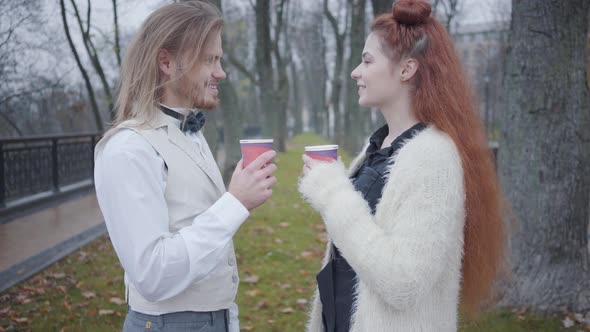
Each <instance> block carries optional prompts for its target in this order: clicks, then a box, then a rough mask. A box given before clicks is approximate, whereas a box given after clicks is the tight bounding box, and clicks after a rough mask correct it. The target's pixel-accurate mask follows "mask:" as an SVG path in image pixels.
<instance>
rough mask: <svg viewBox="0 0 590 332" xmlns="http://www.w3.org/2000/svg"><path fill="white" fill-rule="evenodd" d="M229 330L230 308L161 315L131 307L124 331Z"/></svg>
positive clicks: (207, 331) (182, 331) (225, 331)
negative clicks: (148, 313)
mask: <svg viewBox="0 0 590 332" xmlns="http://www.w3.org/2000/svg"><path fill="white" fill-rule="evenodd" d="M138 331H154V332H156V331H157V332H189V331H190V332H228V331H229V310H227V309H226V310H219V311H210V312H192V311H183V312H173V313H169V314H163V315H159V316H154V315H146V314H142V313H140V312H136V311H133V310H131V309H129V311H128V312H127V317H125V323H124V324H123V332H138Z"/></svg>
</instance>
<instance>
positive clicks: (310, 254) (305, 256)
mask: <svg viewBox="0 0 590 332" xmlns="http://www.w3.org/2000/svg"><path fill="white" fill-rule="evenodd" d="M301 257H303V258H311V257H313V252H311V251H304V252H302V253H301Z"/></svg>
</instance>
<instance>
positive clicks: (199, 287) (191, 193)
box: [101, 114, 239, 313]
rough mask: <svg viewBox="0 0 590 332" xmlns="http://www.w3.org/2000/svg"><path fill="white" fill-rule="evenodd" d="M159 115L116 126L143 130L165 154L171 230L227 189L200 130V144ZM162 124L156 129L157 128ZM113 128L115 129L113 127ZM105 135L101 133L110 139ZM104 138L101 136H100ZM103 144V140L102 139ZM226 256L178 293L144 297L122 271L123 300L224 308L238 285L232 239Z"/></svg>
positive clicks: (162, 307)
mask: <svg viewBox="0 0 590 332" xmlns="http://www.w3.org/2000/svg"><path fill="white" fill-rule="evenodd" d="M166 118H167V117H166V116H165V115H163V114H162V115H160V116H159V117H158V118H157V119H156V120H155V121H154V122H153V123H154V124H153V125H151V126H150V128H148V129H143V128H136V127H132V126H131V125H132V123H131V122H124V123H122V124H121V125H119V126H118V127H117V128H129V129H132V130H134V131H135V132H137V133H138V134H140V135H141V136H143V137H144V138H145V139H146V140H147V141H148V142H149V143H150V144H151V145H152V146H153V147H154V149H155V150H156V151H157V152H158V154H159V155H160V156H161V157H162V159H164V162H165V163H166V166H167V167H168V178H167V183H166V192H165V195H164V196H165V199H166V203H167V204H168V223H169V230H170V232H171V233H174V232H177V231H178V230H180V229H181V228H183V227H187V226H190V225H191V223H192V221H193V219H194V218H195V217H196V216H198V215H199V214H201V213H203V212H204V211H206V210H207V209H208V208H209V207H211V206H212V205H213V204H214V203H215V202H216V201H217V200H218V199H219V198H220V197H221V196H222V195H223V194H224V193H225V192H226V190H225V186H224V184H223V179H222V177H221V173H220V172H219V168H218V167H217V164H216V163H215V160H214V158H213V155H212V154H211V150H210V149H209V146H208V145H207V143H206V141H205V138H204V136H203V134H202V133H201V132H199V133H198V135H199V137H200V141H201V142H202V144H203V145H204V146H203V148H202V149H201V150H202V151H201V150H199V148H198V146H197V145H196V144H195V143H194V142H192V141H191V140H190V139H188V138H187V137H186V136H185V135H184V134H183V133H182V132H181V131H180V130H179V129H178V127H177V126H175V125H173V124H172V123H171V122H170V121H169V120H167V119H166ZM162 127H167V128H163V130H156V129H158V128H162ZM117 128H116V129H114V130H117ZM108 136H110V135H105V139H108ZM101 143H103V142H101ZM103 144H104V143H103ZM223 257H224V259H222V260H219V262H218V264H217V266H215V268H214V269H213V270H212V271H211V272H210V273H209V275H208V276H207V277H206V278H205V279H203V280H200V281H197V282H194V283H193V284H192V285H190V286H189V287H188V288H187V289H186V290H185V291H183V292H182V293H180V294H178V295H177V296H175V297H173V298H170V299H167V300H164V301H160V302H150V301H148V300H146V299H144V298H143V297H142V296H141V295H140V294H139V292H138V291H137V290H136V288H135V287H134V286H133V284H132V283H130V282H128V278H127V274H125V287H126V294H127V302H128V303H129V305H130V306H131V308H133V310H136V311H140V312H158V313H168V312H178V311H214V310H220V309H227V308H229V307H230V305H231V304H232V303H233V302H234V300H235V296H236V293H237V290H238V281H239V279H238V270H237V266H236V257H235V253H234V246H233V242H230V243H229V244H228V245H227V247H226V248H225V254H224V255H223Z"/></svg>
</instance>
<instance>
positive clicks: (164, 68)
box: [158, 49, 174, 77]
mask: <svg viewBox="0 0 590 332" xmlns="http://www.w3.org/2000/svg"><path fill="white" fill-rule="evenodd" d="M158 68H160V72H161V73H162V76H164V77H170V74H171V73H172V70H173V68H174V59H173V58H172V54H170V52H168V50H165V49H161V50H159V51H158Z"/></svg>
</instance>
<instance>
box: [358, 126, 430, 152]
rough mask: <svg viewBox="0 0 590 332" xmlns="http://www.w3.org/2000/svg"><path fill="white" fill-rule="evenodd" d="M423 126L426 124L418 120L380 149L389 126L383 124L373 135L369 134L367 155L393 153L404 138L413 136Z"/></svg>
mask: <svg viewBox="0 0 590 332" xmlns="http://www.w3.org/2000/svg"><path fill="white" fill-rule="evenodd" d="M424 128H426V124H424V123H422V122H418V123H417V124H415V125H413V126H412V127H411V128H409V129H407V130H406V131H404V132H403V133H402V134H401V135H399V136H398V137H396V138H395V139H394V140H393V142H391V145H389V146H388V147H385V148H383V149H382V148H381V145H383V141H384V140H385V137H387V135H388V134H389V126H388V125H384V126H383V127H381V128H379V129H377V131H375V132H374V133H373V135H371V138H370V139H369V147H368V148H367V157H369V156H370V155H373V154H375V153H378V154H382V155H386V156H388V157H390V156H391V155H392V154H393V152H394V151H396V150H397V149H399V148H400V147H401V146H402V144H403V143H404V142H405V141H406V140H408V139H410V138H412V137H414V136H415V135H416V134H417V133H419V132H420V131H422V130H423V129H424Z"/></svg>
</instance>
